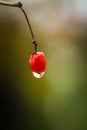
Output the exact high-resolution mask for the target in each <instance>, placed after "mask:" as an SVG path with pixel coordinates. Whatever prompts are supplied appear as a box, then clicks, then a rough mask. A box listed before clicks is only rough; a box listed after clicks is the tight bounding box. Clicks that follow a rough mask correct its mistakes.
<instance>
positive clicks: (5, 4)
mask: <svg viewBox="0 0 87 130" xmlns="http://www.w3.org/2000/svg"><path fill="white" fill-rule="evenodd" d="M0 5H4V6H10V7H18V8H20V9H21V11H22V12H23V14H24V16H25V18H26V21H27V24H28V27H29V30H30V33H31V37H32V43H33V44H34V45H35V52H36V51H37V43H36V40H35V38H34V34H33V31H32V28H31V25H30V21H29V18H28V17H27V14H26V12H25V10H24V9H23V8H22V3H21V2H16V3H14V2H6V1H1V0H0Z"/></svg>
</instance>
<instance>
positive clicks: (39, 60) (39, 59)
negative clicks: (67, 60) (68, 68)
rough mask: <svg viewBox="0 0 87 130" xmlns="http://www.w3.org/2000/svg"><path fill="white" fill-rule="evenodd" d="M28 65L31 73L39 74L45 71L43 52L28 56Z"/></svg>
mask: <svg viewBox="0 0 87 130" xmlns="http://www.w3.org/2000/svg"><path fill="white" fill-rule="evenodd" d="M29 64H30V67H31V69H32V71H33V72H36V73H38V74H39V73H41V72H44V71H45V68H46V59H45V56H44V53H43V52H35V53H34V54H32V55H31V56H30V59H29Z"/></svg>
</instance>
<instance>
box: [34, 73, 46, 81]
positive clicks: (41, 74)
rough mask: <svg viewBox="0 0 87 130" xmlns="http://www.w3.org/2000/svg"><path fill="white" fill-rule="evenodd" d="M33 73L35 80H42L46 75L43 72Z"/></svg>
mask: <svg viewBox="0 0 87 130" xmlns="http://www.w3.org/2000/svg"><path fill="white" fill-rule="evenodd" d="M32 73H33V75H34V77H35V78H38V79H39V78H41V77H42V76H43V75H44V73H45V72H41V73H36V72H32Z"/></svg>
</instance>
